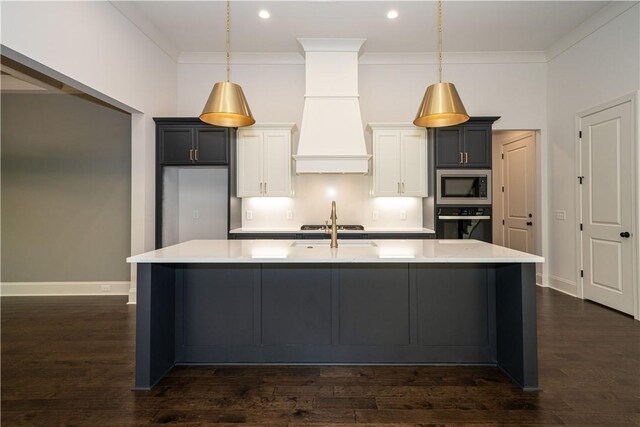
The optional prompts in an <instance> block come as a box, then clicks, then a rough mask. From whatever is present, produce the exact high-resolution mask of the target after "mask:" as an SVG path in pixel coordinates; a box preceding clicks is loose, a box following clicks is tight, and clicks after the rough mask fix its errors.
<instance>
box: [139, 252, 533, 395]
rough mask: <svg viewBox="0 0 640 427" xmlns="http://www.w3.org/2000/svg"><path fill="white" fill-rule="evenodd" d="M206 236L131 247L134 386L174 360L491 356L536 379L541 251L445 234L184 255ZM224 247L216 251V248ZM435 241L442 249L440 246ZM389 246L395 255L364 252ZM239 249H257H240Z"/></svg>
mask: <svg viewBox="0 0 640 427" xmlns="http://www.w3.org/2000/svg"><path fill="white" fill-rule="evenodd" d="M189 243H190V244H191V245H189ZM372 243H373V242H372ZM376 243H377V242H376ZM205 244H206V243H205V242H204V241H201V242H199V243H198V242H196V243H192V242H187V243H184V244H181V245H176V246H174V247H172V248H173V249H172V248H165V249H162V250H159V251H154V252H152V253H149V254H143V255H140V256H137V257H132V258H131V259H130V261H131V262H137V263H138V289H137V292H138V303H137V304H138V306H137V307H138V308H137V330H136V380H135V381H136V384H135V387H136V388H137V389H149V388H151V387H152V386H153V385H155V384H156V383H157V382H158V381H159V380H160V379H161V378H162V377H163V376H164V375H165V374H166V373H167V372H168V371H169V370H170V369H171V368H172V367H173V366H175V365H176V364H268V363H291V364H295V363H308V364H314V363H319V364H331V363H345V364H412V365H413V364H416V365H417V364H439V363H446V364H461V365H476V364H482V365H496V366H498V367H500V368H501V369H502V370H503V371H504V372H505V373H506V374H507V375H509V376H510V377H511V378H512V379H513V380H514V381H515V382H516V383H518V384H519V385H520V386H522V387H523V388H524V389H528V390H535V389H537V388H538V381H537V377H538V375H537V343H536V317H535V316H536V314H535V313H536V309H535V262H539V261H540V260H541V258H539V257H535V256H532V255H528V254H523V253H521V252H517V251H510V252H501V253H500V254H499V255H501V256H502V257H498V256H497V252H494V257H493V259H489V258H488V255H487V254H486V253H484V254H482V253H480V255H484V258H482V257H480V256H479V255H478V253H479V252H478V251H482V250H484V251H485V252H487V251H503V250H504V249H505V248H500V247H496V246H494V245H489V244H486V243H482V242H470V243H469V244H468V245H467V246H458V251H459V252H461V254H460V255H458V257H457V258H453V257H451V256H445V254H446V252H447V250H450V249H451V248H450V246H446V242H442V241H440V242H439V241H433V240H429V241H424V242H420V243H418V242H400V241H396V242H395V245H394V244H393V243H390V242H389V241H386V242H380V245H379V246H378V245H376V246H372V247H369V248H367V249H363V248H349V249H347V248H345V249H343V250H342V252H340V248H339V249H337V250H335V249H334V250H330V249H328V248H327V249H326V251H325V249H324V248H313V247H312V245H310V246H311V247H308V248H304V249H308V252H306V253H305V251H301V252H300V251H298V250H297V249H295V250H291V251H289V252H288V253H286V254H284V252H283V253H282V254H284V255H283V256H285V257H286V258H279V259H278V258H273V257H271V258H268V257H267V255H266V254H265V253H264V252H263V251H264V248H265V246H264V245H265V243H264V242H260V243H259V244H258V243H256V245H254V246H252V245H251V243H247V242H246V241H245V242H233V243H232V242H229V243H227V242H226V241H225V243H224V244H222V243H215V244H213V243H212V244H211V245H212V246H210V251H208V252H206V251H205V253H202V254H201V258H197V260H194V255H195V252H197V251H196V249H197V248H196V247H197V246H200V249H203V247H202V245H205ZM234 244H235V245H240V248H238V247H235V248H234V247H233V245H234ZM274 244H275V247H274V248H273V249H274V250H275V249H276V248H286V247H287V248H290V247H294V248H295V245H294V244H295V242H288V244H289V245H288V246H287V243H283V242H277V243H274ZM221 245H226V247H227V249H228V252H227V255H228V257H227V258H226V262H223V261H225V258H224V257H223V256H222V255H221V254H219V253H216V250H215V249H214V247H217V248H218V249H219V248H220V247H222V246H221ZM439 246H446V248H447V249H445V250H442V251H440V252H439V254H438V253H437V252H438V247H439ZM393 247H394V248H395V250H396V251H399V252H402V251H404V253H405V256H404V258H401V257H400V256H399V255H398V256H397V257H394V258H388V257H387V258H381V257H380V256H378V257H377V258H375V256H374V255H375V254H374V252H375V251H379V250H382V252H384V253H387V252H386V251H387V250H389V248H393ZM474 247H475V250H476V254H475V255H474V254H473V251H474ZM248 248H249V249H251V250H249V249H248ZM372 248H374V249H372ZM385 248H386V249H385ZM403 248H404V249H403ZM497 248H499V249H497ZM245 249H247V250H249V252H251V251H252V250H253V251H257V252H255V253H258V252H259V253H261V254H262V255H259V256H257V257H255V258H247V256H248V254H247V252H246V251H245ZM301 249H303V248H301ZM314 249H318V250H316V251H314ZM358 250H360V253H359V254H358V253H356V252H358ZM161 251H164V252H163V253H162V254H158V252H161ZM411 251H413V255H410V253H409V252H411ZM507 251H509V250H507ZM275 252H277V251H275ZM311 252H314V253H311ZM465 252H466V253H465ZM145 255H146V257H145ZM378 255H380V253H379V252H378ZM303 256H307V257H308V259H307V260H306V262H305V260H304V259H300V257H303ZM207 257H208V258H207ZM260 257H262V258H260ZM292 258H295V261H293V262H291V259H292ZM429 260H431V261H429ZM466 260H473V262H466ZM505 260H506V261H505ZM516 260H520V262H515V261H516ZM164 261H167V262H164Z"/></svg>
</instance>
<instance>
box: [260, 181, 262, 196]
mask: <svg viewBox="0 0 640 427" xmlns="http://www.w3.org/2000/svg"><path fill="white" fill-rule="evenodd" d="M260 194H262V183H260Z"/></svg>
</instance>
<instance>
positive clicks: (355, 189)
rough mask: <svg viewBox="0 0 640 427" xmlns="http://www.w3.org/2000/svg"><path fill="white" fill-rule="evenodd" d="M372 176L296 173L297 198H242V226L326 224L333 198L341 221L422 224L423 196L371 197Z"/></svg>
mask: <svg viewBox="0 0 640 427" xmlns="http://www.w3.org/2000/svg"><path fill="white" fill-rule="evenodd" d="M370 179H371V177H369V176H361V175H329V174H324V175H298V176H294V177H293V182H294V189H295V190H294V195H293V197H249V198H244V199H242V226H243V227H244V228H299V227H300V226H301V225H302V224H324V222H325V220H328V219H329V214H330V212H331V201H332V200H335V201H336V204H337V207H338V209H337V213H338V224H362V225H364V226H365V227H367V228H377V227H380V228H394V227H395V228H409V227H422V199H421V198H417V197H371V196H370V195H369V188H370ZM249 218H251V219H249ZM374 218H375V219H374ZM403 218H404V219H403Z"/></svg>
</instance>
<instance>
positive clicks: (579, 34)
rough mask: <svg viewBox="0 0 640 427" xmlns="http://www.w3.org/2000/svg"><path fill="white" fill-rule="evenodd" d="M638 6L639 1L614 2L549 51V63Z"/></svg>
mask: <svg viewBox="0 0 640 427" xmlns="http://www.w3.org/2000/svg"><path fill="white" fill-rule="evenodd" d="M637 4H638V2H637V1H612V2H610V3H609V4H608V5H606V6H604V7H603V8H602V9H600V10H599V11H598V12H596V13H595V14H594V15H593V16H591V17H590V18H588V19H587V20H586V21H584V22H583V23H582V24H580V25H578V26H577V27H576V28H574V29H573V30H572V31H571V32H569V33H568V34H566V35H565V36H564V37H562V38H561V39H560V40H558V41H557V42H555V43H554V44H553V45H551V46H550V47H549V48H548V49H547V62H549V61H551V60H553V58H555V57H557V56H558V55H560V54H562V53H563V52H564V51H566V50H568V49H570V48H571V47H573V46H575V45H576V44H578V43H579V42H580V41H582V40H583V39H585V38H587V37H588V36H590V35H591V34H593V33H595V32H596V31H598V30H599V29H600V28H602V27H604V26H605V25H607V24H608V23H609V22H611V21H613V20H614V19H615V18H617V17H618V16H620V15H622V14H623V13H625V12H626V11H627V10H629V9H631V8H632V7H634V6H636V5H637Z"/></svg>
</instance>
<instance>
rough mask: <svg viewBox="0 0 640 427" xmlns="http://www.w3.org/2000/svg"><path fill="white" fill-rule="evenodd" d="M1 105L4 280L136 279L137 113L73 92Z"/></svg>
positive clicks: (5, 99) (9, 98) (5, 98)
mask: <svg viewBox="0 0 640 427" xmlns="http://www.w3.org/2000/svg"><path fill="white" fill-rule="evenodd" d="M1 107H2V123H1V137H2V141H1V143H2V182H1V185H2V188H1V190H2V205H1V206H2V210H1V217H2V218H1V219H2V229H1V231H2V235H1V245H2V248H1V250H2V271H1V277H0V279H1V280H2V281H3V282H56V281H128V280H129V274H130V270H129V267H128V265H127V264H126V263H125V258H126V257H127V256H128V255H129V252H130V245H131V243H130V242H131V225H130V224H131V119H130V116H129V115H128V114H126V113H123V112H120V111H116V110H113V109H110V108H107V107H105V106H102V105H98V104H95V103H93V102H90V101H88V100H85V99H81V98H78V97H75V96H71V95H56V94H46V95H44V94H43V95H41V94H2V98H1Z"/></svg>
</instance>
